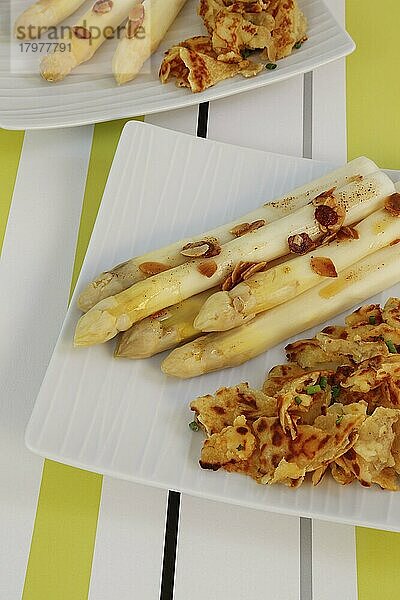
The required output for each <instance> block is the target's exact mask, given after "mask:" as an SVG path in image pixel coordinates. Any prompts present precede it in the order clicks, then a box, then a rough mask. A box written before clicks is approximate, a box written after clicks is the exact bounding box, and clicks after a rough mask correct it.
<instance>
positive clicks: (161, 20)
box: [112, 0, 186, 84]
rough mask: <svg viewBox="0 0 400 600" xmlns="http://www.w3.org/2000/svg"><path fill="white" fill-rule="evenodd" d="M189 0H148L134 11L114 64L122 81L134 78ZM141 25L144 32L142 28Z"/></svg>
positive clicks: (119, 80)
mask: <svg viewBox="0 0 400 600" xmlns="http://www.w3.org/2000/svg"><path fill="white" fill-rule="evenodd" d="M185 2H186V0H145V1H144V3H143V6H142V7H141V8H142V12H136V11H135V12H134V13H133V15H132V19H130V20H129V21H128V24H127V26H126V28H125V37H124V38H123V39H122V40H121V41H120V42H119V44H118V46H117V49H116V51H115V54H114V58H113V63H112V68H113V73H114V77H115V79H116V82H117V83H118V84H122V83H126V82H128V81H131V80H132V79H134V78H135V77H136V75H137V74H138V73H139V71H140V69H141V68H142V66H143V65H144V63H145V62H146V60H147V59H148V58H149V57H150V56H151V55H152V54H153V52H155V51H156V50H157V48H158V46H159V45H160V43H161V41H162V40H163V38H164V36H165V34H166V33H167V31H168V29H169V28H170V26H171V24H172V23H173V22H174V21H175V19H176V17H177V15H178V13H179V11H180V10H181V8H182V6H183V5H184V4H185ZM139 27H141V35H138V28H139Z"/></svg>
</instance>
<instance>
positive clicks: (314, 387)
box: [306, 383, 322, 396]
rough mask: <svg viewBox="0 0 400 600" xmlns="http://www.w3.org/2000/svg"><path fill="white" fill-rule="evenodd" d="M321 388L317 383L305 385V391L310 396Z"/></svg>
mask: <svg viewBox="0 0 400 600" xmlns="http://www.w3.org/2000/svg"><path fill="white" fill-rule="evenodd" d="M321 390H322V388H321V386H320V385H318V383H317V384H316V385H309V386H307V387H306V392H307V394H308V395H309V396H312V395H313V394H317V393H318V392H320V391H321Z"/></svg>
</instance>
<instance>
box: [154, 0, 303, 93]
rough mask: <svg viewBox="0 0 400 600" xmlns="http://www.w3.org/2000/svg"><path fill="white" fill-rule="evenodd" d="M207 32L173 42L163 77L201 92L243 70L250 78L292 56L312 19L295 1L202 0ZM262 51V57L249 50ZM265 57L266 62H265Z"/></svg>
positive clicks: (201, 6)
mask: <svg viewBox="0 0 400 600" xmlns="http://www.w3.org/2000/svg"><path fill="white" fill-rule="evenodd" d="M199 15H200V16H201V18H202V19H203V22H204V24H205V26H206V28H207V31H208V36H204V37H198V38H190V39H187V40H185V41H183V42H181V43H180V44H176V45H174V46H173V47H172V48H171V49H170V50H168V52H166V56H165V58H164V60H163V62H162V64H161V68H160V79H161V81H162V82H163V83H166V82H167V81H168V80H169V79H170V78H172V77H175V78H176V83H177V85H178V86H181V87H188V88H190V89H191V91H192V92H202V91H204V90H205V89H207V88H209V87H210V86H212V85H215V84H216V83H218V82H219V81H222V80H224V79H227V78H229V77H233V76H235V75H237V74H239V73H240V74H241V75H243V76H244V77H251V76H254V75H256V74H257V73H259V72H260V71H261V70H263V69H264V68H265V66H266V67H267V68H269V69H273V68H275V67H276V64H275V62H274V61H276V60H279V59H281V58H284V57H285V56H289V54H291V52H292V51H293V48H298V47H300V46H301V44H302V42H304V41H305V40H306V39H307V35H306V31H307V21H306V18H305V17H304V15H303V13H302V12H301V10H300V9H299V7H298V4H297V1H296V0H272V1H271V2H270V1H266V2H264V1H263V0H253V1H251V2H250V1H246V0H245V1H241V2H236V1H235V0H200V4H199ZM257 50H258V51H261V54H259V56H258V57H257V62H254V61H252V60H248V57H249V55H252V54H254V52H255V51H257ZM265 61H267V64H266V65H265Z"/></svg>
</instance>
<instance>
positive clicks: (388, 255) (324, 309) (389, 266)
mask: <svg viewBox="0 0 400 600" xmlns="http://www.w3.org/2000/svg"><path fill="white" fill-rule="evenodd" d="M399 259H400V246H399V244H396V245H392V246H387V247H386V248H383V249H381V250H378V251H377V252H374V253H373V254H370V255H369V256H367V257H366V258H364V259H362V260H361V261H359V262H357V263H356V264H354V265H352V266H351V267H349V268H348V269H345V270H344V271H343V272H342V273H341V274H340V275H339V277H338V278H337V279H334V280H332V281H328V282H327V281H324V282H323V283H320V284H319V285H318V286H316V287H313V288H311V289H310V290H308V291H307V292H304V293H303V294H301V295H300V296H297V297H296V298H293V300H290V301H289V302H285V303H284V304H280V305H279V306H276V307H275V308H272V309H271V310H267V311H266V312H264V313H261V314H259V315H257V316H256V317H255V318H254V319H253V320H252V321H250V322H249V323H246V324H245V325H242V326H241V327H237V328H236V329H231V330H230V331H225V332H222V333H210V334H208V335H205V336H202V337H199V338H197V339H196V340H194V341H193V342H190V343H188V344H185V345H184V346H182V347H180V348H176V349H175V350H173V351H172V352H171V353H170V354H169V355H168V356H167V358H166V359H165V360H164V362H163V363H162V367H161V368H162V370H163V371H164V373H166V374H167V375H172V376H174V377H180V378H183V379H186V378H189V377H196V376H198V375H203V374H204V373H210V372H211V371H218V370H219V369H225V368H227V367H234V366H237V365H241V364H242V363H244V362H246V361H248V360H250V359H251V358H254V357H255V356H258V355H259V354H262V353H263V352H266V351H267V350H269V349H270V348H272V347H273V346H275V345H276V344H279V343H280V342H282V341H284V340H287V339H288V338H290V337H292V336H294V335H297V334H298V333H300V332H302V331H305V330H306V329H309V328H310V327H314V326H316V325H319V324H320V323H323V322H324V321H326V320H327V319H331V318H332V317H334V316H335V315H337V314H339V313H341V312H343V311H345V310H347V309H349V308H351V307H353V306H354V305H357V304H358V303H360V302H363V301H364V300H365V299H366V298H369V297H370V296H372V295H374V294H377V293H378V292H382V291H383V290H385V289H386V288H388V287H389V286H391V285H394V284H395V283H397V282H398V281H399V280H400V271H399V268H398V265H399Z"/></svg>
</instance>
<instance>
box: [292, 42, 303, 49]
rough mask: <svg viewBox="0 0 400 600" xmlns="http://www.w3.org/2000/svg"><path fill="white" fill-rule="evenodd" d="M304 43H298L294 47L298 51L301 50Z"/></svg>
mask: <svg viewBox="0 0 400 600" xmlns="http://www.w3.org/2000/svg"><path fill="white" fill-rule="evenodd" d="M302 45H303V44H302V42H296V43H295V45H294V46H293V47H294V48H295V49H296V50H299V49H300V48H301V47H302Z"/></svg>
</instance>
